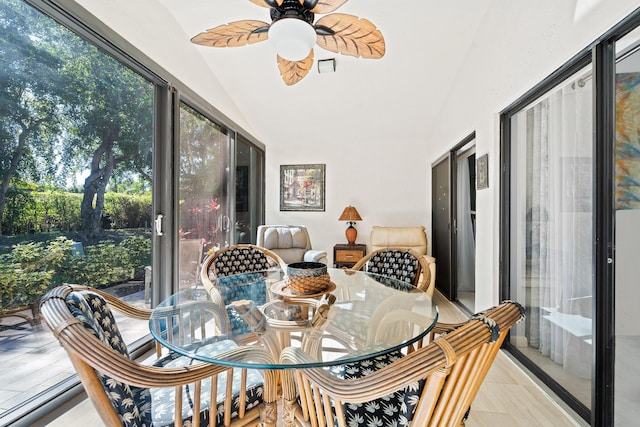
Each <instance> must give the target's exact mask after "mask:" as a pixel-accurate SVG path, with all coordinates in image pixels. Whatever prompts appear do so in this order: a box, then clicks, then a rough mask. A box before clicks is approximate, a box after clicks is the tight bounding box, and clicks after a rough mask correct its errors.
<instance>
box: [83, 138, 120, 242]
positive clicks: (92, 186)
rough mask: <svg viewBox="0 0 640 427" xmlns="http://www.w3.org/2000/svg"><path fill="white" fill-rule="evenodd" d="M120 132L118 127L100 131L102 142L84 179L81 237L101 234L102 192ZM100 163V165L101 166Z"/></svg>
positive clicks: (111, 171)
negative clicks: (89, 172)
mask: <svg viewBox="0 0 640 427" xmlns="http://www.w3.org/2000/svg"><path fill="white" fill-rule="evenodd" d="M119 134H120V130H119V129H118V128H115V129H112V128H106V129H104V130H103V132H102V143H101V144H100V146H99V147H98V149H97V150H96V151H95V153H93V159H92V161H91V174H90V175H89V176H88V177H87V179H86V180H85V181H84V194H83V196H82V203H81V205H80V216H81V218H82V231H81V234H82V237H83V238H84V239H86V240H89V241H91V240H97V239H98V238H100V237H101V236H102V232H103V230H102V216H103V214H104V194H105V192H106V189H107V184H108V183H109V179H110V178H111V175H112V173H113V168H114V166H115V164H114V160H113V143H114V141H115V140H116V139H117V137H118V135H119ZM101 164H102V166H101Z"/></svg>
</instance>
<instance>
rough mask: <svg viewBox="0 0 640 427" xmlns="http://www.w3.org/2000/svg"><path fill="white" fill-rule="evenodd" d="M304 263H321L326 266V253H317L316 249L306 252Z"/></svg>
mask: <svg viewBox="0 0 640 427" xmlns="http://www.w3.org/2000/svg"><path fill="white" fill-rule="evenodd" d="M304 260H305V262H321V263H323V264H327V251H319V250H316V249H311V250H308V251H307V252H305V253H304Z"/></svg>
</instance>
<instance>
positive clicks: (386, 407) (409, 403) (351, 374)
mask: <svg viewBox="0 0 640 427" xmlns="http://www.w3.org/2000/svg"><path fill="white" fill-rule="evenodd" d="M401 357H402V353H400V352H399V351H395V352H391V353H389V354H385V355H382V356H377V357H375V358H372V359H366V360H363V361H360V362H355V363H348V364H345V365H341V366H336V367H332V368H329V369H330V372H331V373H332V374H334V375H336V376H337V377H339V378H344V379H351V378H361V377H364V376H366V375H369V374H371V373H373V372H375V371H377V370H378V369H381V368H384V367H385V366H387V365H389V364H390V363H393V362H394V361H396V360H398V359H399V358H401ZM423 388H424V380H420V381H416V382H414V383H412V384H408V385H407V386H406V387H404V388H403V389H401V390H398V391H396V392H394V393H391V394H389V395H387V396H384V397H382V398H380V399H376V400H372V401H369V402H365V403H348V404H344V407H343V410H344V414H345V418H346V420H345V421H346V423H347V426H349V427H356V426H366V427H369V426H375V427H404V426H410V425H411V421H412V420H413V416H414V414H415V411H416V408H417V405H418V402H419V401H420V396H421V394H422V389H423Z"/></svg>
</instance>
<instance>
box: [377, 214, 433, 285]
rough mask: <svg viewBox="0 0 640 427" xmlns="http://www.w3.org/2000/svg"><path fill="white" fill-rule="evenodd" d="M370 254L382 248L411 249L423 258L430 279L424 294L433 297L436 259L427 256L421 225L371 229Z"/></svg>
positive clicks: (426, 245) (426, 244) (425, 240)
mask: <svg viewBox="0 0 640 427" xmlns="http://www.w3.org/2000/svg"><path fill="white" fill-rule="evenodd" d="M370 246H371V248H370V250H371V252H373V251H376V250H378V249H383V248H393V249H412V250H414V251H416V252H418V253H419V254H421V255H422V256H423V257H424V260H425V261H426V263H427V266H428V268H429V272H430V277H429V280H428V283H427V287H426V292H427V293H428V294H429V295H433V291H434V290H435V288H436V259H435V258H434V257H432V256H430V255H427V251H428V242H427V234H426V233H425V231H424V227H423V226H421V225H418V226H414V227H380V226H377V225H376V226H374V227H373V228H372V229H371V239H370Z"/></svg>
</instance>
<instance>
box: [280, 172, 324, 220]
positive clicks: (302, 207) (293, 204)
mask: <svg viewBox="0 0 640 427" xmlns="http://www.w3.org/2000/svg"><path fill="white" fill-rule="evenodd" d="M324 179H325V165H281V166H280V210H281V211H319V212H324V198H325V194H324Z"/></svg>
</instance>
